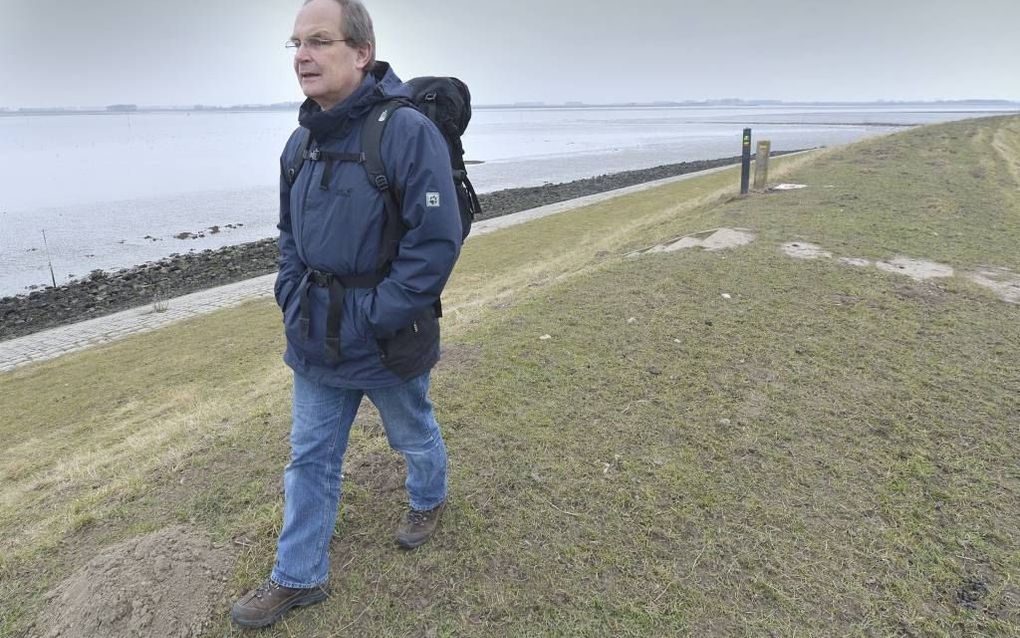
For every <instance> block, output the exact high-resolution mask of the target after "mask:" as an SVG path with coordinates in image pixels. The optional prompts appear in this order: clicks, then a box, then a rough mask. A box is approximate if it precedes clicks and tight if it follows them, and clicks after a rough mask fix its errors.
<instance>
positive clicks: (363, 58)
mask: <svg viewBox="0 0 1020 638" xmlns="http://www.w3.org/2000/svg"><path fill="white" fill-rule="evenodd" d="M355 50H356V51H357V52H358V55H357V57H355V59H354V64H355V66H357V67H358V70H360V71H368V70H369V69H368V61H369V60H371V59H372V45H371V44H363V45H361V46H360V47H358V48H357V49H355Z"/></svg>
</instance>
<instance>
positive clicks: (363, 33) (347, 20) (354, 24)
mask: <svg viewBox="0 0 1020 638" xmlns="http://www.w3.org/2000/svg"><path fill="white" fill-rule="evenodd" d="M311 1H312V0H305V4H308V3H309V2H311ZM334 1H335V2H336V3H337V4H339V5H340V9H341V10H342V12H343V13H342V15H343V19H342V24H341V30H340V33H341V35H343V37H344V39H345V40H347V44H348V45H349V46H352V47H355V48H358V47H363V46H370V47H371V51H372V53H371V55H370V57H369V59H368V66H366V67H365V69H366V70H371V68H372V65H374V64H375V30H374V29H373V28H372V16H370V15H368V9H366V8H365V5H363V4H362V3H361V0H334Z"/></svg>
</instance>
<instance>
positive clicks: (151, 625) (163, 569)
mask: <svg viewBox="0 0 1020 638" xmlns="http://www.w3.org/2000/svg"><path fill="white" fill-rule="evenodd" d="M233 567H234V562H233V557H232V556H231V554H230V552H229V551H227V550H226V549H224V548H223V547H220V546H217V545H215V544H213V543H212V542H211V541H210V540H209V539H207V538H206V537H204V536H203V535H202V534H199V533H197V532H195V531H194V530H192V529H190V528H188V527H184V526H176V527H169V528H165V529H162V530H159V531H157V532H154V533H152V534H147V535H145V536H142V537H139V538H133V539H131V540H128V541H125V542H123V543H120V544H118V545H114V546H113V547H110V548H109V549H108V550H107V551H106V552H104V553H103V554H101V555H100V556H97V557H95V558H93V559H92V560H91V561H89V562H88V564H86V565H85V566H83V567H82V568H81V569H79V570H78V571H77V572H75V573H74V574H72V575H71V576H70V577H69V578H68V579H67V580H65V581H64V582H62V583H61V584H60V585H59V586H57V587H56V588H55V589H53V590H52V591H50V592H49V593H48V594H46V596H45V598H46V601H47V606H46V610H45V612H44V613H43V616H42V618H41V620H40V621H39V626H38V629H39V634H40V635H42V636H45V637H46V638H57V637H60V638H98V637H100V636H102V637H103V638H136V637H139V636H160V637H164V636H165V637H167V638H193V637H195V638H197V637H198V636H201V635H202V634H203V633H204V632H205V631H206V630H207V629H208V628H209V627H210V624H211V619H212V615H213V612H214V610H215V609H216V608H217V607H218V605H220V604H221V601H220V599H221V598H222V597H223V594H224V591H225V589H226V585H225V583H226V581H227V578H228V577H229V576H230V574H231V572H232V570H233Z"/></svg>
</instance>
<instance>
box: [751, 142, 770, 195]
mask: <svg viewBox="0 0 1020 638" xmlns="http://www.w3.org/2000/svg"><path fill="white" fill-rule="evenodd" d="M771 150H772V142H770V141H769V140H762V141H760V142H758V154H757V155H756V156H755V158H754V190H756V191H760V190H762V189H764V188H765V184H767V183H768V181H769V152H770V151H771Z"/></svg>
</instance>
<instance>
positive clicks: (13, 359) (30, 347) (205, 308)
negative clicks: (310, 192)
mask: <svg viewBox="0 0 1020 638" xmlns="http://www.w3.org/2000/svg"><path fill="white" fill-rule="evenodd" d="M728 168H731V166H722V167H719V168H712V169H708V170H704V171H699V172H697V173H688V174H686V175H678V176H676V177H667V178H665V179H660V180H656V181H653V182H645V183H643V184H637V185H634V186H628V187H626V188H619V189H616V190H612V191H606V192H604V193H597V194H595V195H588V196H585V197H579V198H577V199H572V200H569V201H566V202H559V203H556V204H549V205H547V206H540V207H538V208H532V209H531V210H525V211H521V212H519V213H513V214H511V215H504V216H502V217H496V218H493V219H486V220H484V221H480V222H477V223H475V224H474V226H473V227H472V229H471V235H470V236H468V239H469V240H470V239H471V238H472V237H479V236H481V235H485V234H488V233H491V232H493V231H496V230H500V229H503V228H508V227H510V226H515V225H517V224H523V223H525V222H529V221H532V220H534V219H539V218H542V217H548V216H549V215H555V214H557V213H562V212H565V211H568V210H573V209H575V208H580V207H582V206H587V205H589V204H594V203H596V202H602V201H605V200H607V199H613V198H614V197H620V196H621V195H629V194H631V193H638V192H641V191H645V190H648V189H651V188H656V187H658V186H663V185H665V184H672V183H675V182H680V181H684V180H688V179H692V178H695V177H700V176H703V175H708V174H711V173H716V172H719V171H723V170H726V169H728ZM275 278H276V275H275V274H272V275H264V276H262V277H256V278H255V279H249V280H247V281H240V282H237V283H233V284H228V285H226V286H219V287H217V288H211V289H209V290H203V291H201V292H196V293H192V294H190V295H184V296H182V297H176V298H174V299H170V300H169V301H167V302H166V306H167V308H166V310H164V311H163V312H156V310H155V309H154V308H153V306H151V305H149V306H143V307H140V308H133V309H131V310H125V311H123V312H118V313H116V314H112V315H106V316H105V317H97V318H95V319H89V320H88V321H82V322H80V323H73V324H68V325H66V326H59V327H57V328H51V329H50V330H44V331H42V332H36V333H34V334H30V335H26V336H24V337H19V338H17V339H10V340H8V341H2V342H0V372H9V371H11V370H14V369H15V368H18V367H21V366H23V365H27V364H29V363H34V362H37V361H46V360H48V359H53V358H55V357H59V356H61V355H64V354H68V353H71V352H77V351H79V350H84V349H86V348H90V347H92V346H96V345H100V344H103V343H110V342H111V341H116V340H117V339H120V338H121V337H124V336H126V335H130V334H139V333H143V332H149V331H151V330H156V329H157V328H162V327H163V326H166V325H167V324H171V323H173V322H175V321H180V320H182V319H187V318H189V317H195V316H197V315H202V314H205V313H208V312H212V311H213V310H218V309H220V308H229V307H231V306H236V305H238V304H240V303H242V302H244V301H248V300H249V299H255V298H259V297H271V296H272V294H273V282H274V280H275Z"/></svg>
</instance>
